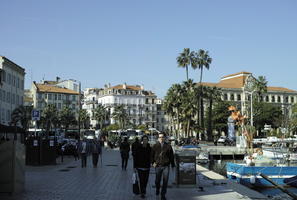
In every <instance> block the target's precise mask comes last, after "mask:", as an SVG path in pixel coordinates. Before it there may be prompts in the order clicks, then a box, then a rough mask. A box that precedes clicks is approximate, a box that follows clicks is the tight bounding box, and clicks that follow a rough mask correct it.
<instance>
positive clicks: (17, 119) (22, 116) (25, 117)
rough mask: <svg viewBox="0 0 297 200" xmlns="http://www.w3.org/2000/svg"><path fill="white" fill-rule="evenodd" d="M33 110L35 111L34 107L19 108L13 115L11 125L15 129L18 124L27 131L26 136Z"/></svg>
mask: <svg viewBox="0 0 297 200" xmlns="http://www.w3.org/2000/svg"><path fill="white" fill-rule="evenodd" d="M32 110H33V107H32V106H19V107H17V108H15V109H14V110H13V112H12V114H11V123H12V124H13V125H14V126H15V127H17V124H20V125H21V126H22V128H23V130H24V131H25V134H26V131H27V129H28V125H29V122H30V120H31V113H32ZM15 134H16V133H15ZM15 137H16V135H15ZM25 137H26V136H25Z"/></svg>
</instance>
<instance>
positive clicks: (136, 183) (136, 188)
mask: <svg viewBox="0 0 297 200" xmlns="http://www.w3.org/2000/svg"><path fill="white" fill-rule="evenodd" d="M132 183H133V193H134V194H140V189H139V181H138V178H137V172H133V174H132Z"/></svg>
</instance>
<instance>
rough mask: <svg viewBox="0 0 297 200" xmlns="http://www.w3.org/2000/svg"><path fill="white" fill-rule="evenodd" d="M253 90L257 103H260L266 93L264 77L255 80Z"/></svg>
mask: <svg viewBox="0 0 297 200" xmlns="http://www.w3.org/2000/svg"><path fill="white" fill-rule="evenodd" d="M254 90H255V91H256V93H257V96H258V101H259V102H260V101H262V100H263V98H262V94H263V93H266V92H267V81H266V78H265V77H264V76H259V77H258V79H255V82H254Z"/></svg>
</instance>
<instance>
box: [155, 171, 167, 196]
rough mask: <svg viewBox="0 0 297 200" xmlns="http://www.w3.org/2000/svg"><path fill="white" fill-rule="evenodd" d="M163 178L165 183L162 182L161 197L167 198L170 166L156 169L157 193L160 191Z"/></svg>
mask: <svg viewBox="0 0 297 200" xmlns="http://www.w3.org/2000/svg"><path fill="white" fill-rule="evenodd" d="M162 177H163V182H162V190H161V196H165V194H166V191H167V185H168V178H169V166H166V167H156V180H155V184H156V190H157V191H160V186H161V179H162Z"/></svg>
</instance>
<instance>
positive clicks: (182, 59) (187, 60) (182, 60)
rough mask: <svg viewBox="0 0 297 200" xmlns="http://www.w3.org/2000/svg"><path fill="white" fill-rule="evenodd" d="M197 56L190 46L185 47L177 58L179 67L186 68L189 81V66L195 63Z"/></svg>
mask: <svg viewBox="0 0 297 200" xmlns="http://www.w3.org/2000/svg"><path fill="white" fill-rule="evenodd" d="M194 59H195V57H194V54H193V53H192V52H190V49H189V48H184V50H183V52H181V53H180V54H179V56H178V57H177V58H176V61H177V64H178V67H182V68H186V75H187V81H188V80H189V74H188V66H189V65H195V60H194Z"/></svg>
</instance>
